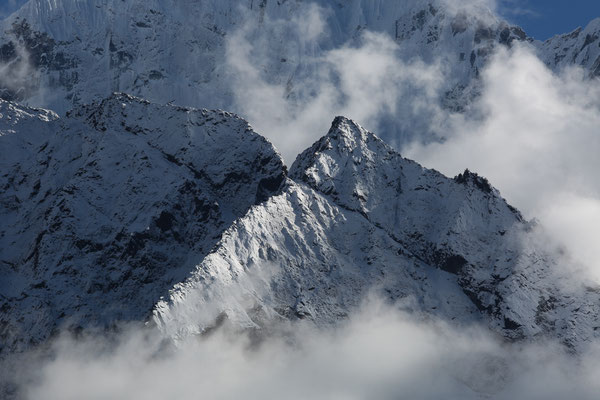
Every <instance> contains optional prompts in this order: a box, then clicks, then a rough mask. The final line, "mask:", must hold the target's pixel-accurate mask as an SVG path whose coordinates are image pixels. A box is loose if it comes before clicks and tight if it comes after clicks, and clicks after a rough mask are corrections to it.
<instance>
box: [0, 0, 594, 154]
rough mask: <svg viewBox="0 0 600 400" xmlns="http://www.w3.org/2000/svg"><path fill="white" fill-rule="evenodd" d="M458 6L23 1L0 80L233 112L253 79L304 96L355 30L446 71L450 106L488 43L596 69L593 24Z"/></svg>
mask: <svg viewBox="0 0 600 400" xmlns="http://www.w3.org/2000/svg"><path fill="white" fill-rule="evenodd" d="M468 4H470V3H469V2H467V3H465V6H464V7H463V8H460V7H458V8H457V7H456V6H453V7H450V6H448V5H447V2H445V1H441V0H440V1H424V0H410V1H401V2H400V1H396V0H383V1H382V0H350V1H329V0H327V1H325V0H319V1H314V2H308V3H307V2H305V1H299V0H288V1H271V0H260V1H259V0H247V1H191V0H184V1H171V0H168V1H157V0H155V1H128V2H122V1H117V0H93V1H85V2H82V1H78V0H61V1H58V2H46V1H41V0H32V1H30V2H28V3H27V4H26V5H25V6H24V7H23V8H22V9H21V10H19V11H18V12H17V13H16V14H15V15H13V16H12V17H10V18H8V19H6V20H5V21H3V23H2V25H3V26H2V32H3V33H2V37H1V38H0V43H1V45H2V47H0V61H1V62H2V63H3V64H4V65H5V66H6V69H7V71H8V73H7V76H8V77H9V78H8V79H5V81H4V82H0V86H2V88H1V91H2V98H4V99H6V100H18V101H26V102H27V103H28V104H30V105H33V106H40V107H44V108H49V109H52V110H54V111H56V112H58V113H59V114H62V113H64V112H65V111H67V110H69V109H71V108H72V107H74V106H77V105H79V104H86V103H90V102H92V101H95V100H98V99H101V98H104V97H106V96H108V95H110V93H112V92H115V91H120V92H127V93H131V94H133V95H136V96H140V97H143V98H146V99H149V100H150V101H155V102H158V103H167V102H175V103H177V104H181V105H186V106H194V107H207V108H221V109H227V110H232V111H234V112H239V113H243V112H244V111H245V110H244V107H243V106H242V105H240V104H239V102H240V99H239V98H238V97H237V94H238V92H239V90H241V89H240V88H239V87H238V85H239V82H240V81H244V80H246V79H260V80H262V81H264V82H265V83H267V84H272V85H278V87H282V88H285V92H286V93H285V99H286V101H289V102H290V104H293V103H294V102H295V101H298V102H301V101H302V99H305V98H306V97H307V96H309V97H310V96H311V94H310V93H305V88H304V85H303V82H304V81H305V80H307V79H312V78H314V77H316V76H320V74H322V73H323V71H322V67H320V66H319V64H318V63H316V64H315V60H318V59H319V57H323V55H324V54H325V53H326V52H328V51H331V50H334V49H339V48H342V47H343V46H344V45H346V44H349V45H353V44H357V43H360V41H361V38H362V37H363V33H364V32H365V31H370V32H379V33H383V34H385V35H387V37H389V38H390V39H392V40H393V41H395V42H396V43H398V44H399V45H400V47H399V49H400V50H399V51H400V53H401V58H402V59H403V60H412V59H414V58H419V59H422V60H424V61H425V62H426V63H430V62H433V61H438V62H439V64H440V65H441V66H442V67H443V70H444V82H443V83H442V87H441V88H440V91H441V95H440V97H441V98H440V101H441V103H442V104H443V106H444V107H445V108H447V109H449V110H454V111H461V110H463V109H464V108H465V107H466V106H467V105H468V103H469V100H470V99H471V98H472V97H473V96H476V95H477V93H478V90H479V89H478V80H477V78H478V76H479V72H480V70H481V69H482V67H483V66H484V65H485V64H486V61H487V60H488V58H489V56H490V55H491V54H492V52H493V50H494V49H495V48H496V47H498V46H508V47H510V46H512V45H514V43H517V42H518V43H528V44H529V45H531V46H532V47H533V48H536V49H537V51H538V52H539V54H540V57H541V58H542V59H543V60H545V62H546V63H547V64H548V65H549V66H550V67H551V68H554V69H559V68H563V67H565V66H568V65H572V64H578V65H582V66H583V67H585V68H586V69H588V70H589V71H590V74H591V75H594V74H596V70H597V69H598V65H597V64H598V63H599V62H600V61H599V56H600V55H599V54H598V43H599V34H598V26H597V25H598V24H597V23H596V22H594V23H591V24H590V25H589V26H588V27H587V28H586V29H585V30H582V31H576V32H573V33H571V34H568V35H564V36H559V37H555V38H553V39H550V40H548V41H547V42H545V43H541V42H535V41H533V40H532V39H531V38H529V37H528V36H527V35H526V33H525V32H523V30H522V29H520V28H519V27H516V26H510V25H509V24H507V23H506V22H504V21H502V20H500V19H498V18H497V17H496V16H494V15H493V14H492V13H491V12H490V11H489V10H485V9H477V10H473V9H472V7H470V6H468ZM321 19H323V20H321ZM321 24H322V25H323V26H321ZM321 31H322V33H321V34H319V32H321ZM253 45H256V46H257V47H253V48H250V49H248V48H247V46H253ZM245 46H246V47H245ZM245 52H247V53H245ZM239 57H242V58H243V57H247V58H248V59H247V60H244V62H248V63H250V64H252V65H253V66H256V69H257V71H258V72H256V73H257V74H258V76H252V75H251V74H250V72H249V71H248V70H246V69H245V67H244V66H242V67H240V66H239V65H236V60H237V58H239ZM32 76H34V77H35V78H34V79H31V77H32ZM332 79H336V78H335V77H332ZM392 115H394V113H392ZM395 115H396V116H397V115H398V113H396V114H395ZM389 119H390V120H385V121H384V123H383V127H380V128H385V129H382V131H383V133H385V135H386V136H385V137H386V138H387V139H389V140H393V141H394V142H399V143H400V144H401V143H402V142H403V140H405V139H406V138H407V137H408V136H410V135H411V134H412V133H411V132H412V131H415V130H416V129H415V128H414V127H413V129H410V131H411V132H408V131H409V130H408V129H407V128H406V127H404V126H400V125H399V122H398V120H399V119H401V118H397V117H396V118H389ZM251 122H254V121H251Z"/></svg>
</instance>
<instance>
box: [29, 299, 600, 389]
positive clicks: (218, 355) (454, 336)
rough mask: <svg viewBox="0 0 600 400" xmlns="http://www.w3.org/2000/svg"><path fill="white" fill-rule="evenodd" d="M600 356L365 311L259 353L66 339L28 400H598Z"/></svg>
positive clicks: (375, 306) (215, 343)
mask: <svg viewBox="0 0 600 400" xmlns="http://www.w3.org/2000/svg"><path fill="white" fill-rule="evenodd" d="M598 356H600V351H599V348H598V346H593V347H591V348H590V351H589V352H588V353H586V355H584V356H583V357H582V358H580V359H575V358H572V357H570V356H567V355H565V354H564V353H563V352H562V349H561V348H560V347H559V346H553V345H551V344H545V345H544V346H543V347H542V346H541V345H535V346H534V345H520V344H513V345H510V344H506V343H502V342H500V341H498V340H497V339H496V338H494V337H492V336H491V335H490V334H489V333H487V331H485V330H483V329H479V328H477V327H476V326H472V327H461V328H460V329H458V328H456V327H452V326H450V325H448V324H447V323H445V322H443V321H425V320H418V319H416V318H415V317H414V316H409V315H406V314H404V313H402V312H401V311H398V310H397V309H395V308H394V307H391V306H389V305H385V304H383V303H381V302H377V301H370V302H369V303H368V304H366V305H365V306H364V307H363V308H362V310H361V311H360V312H358V313H357V314H355V316H354V317H351V319H350V320H348V321H346V322H344V323H342V324H341V325H340V326H338V327H335V328H329V329H322V330H318V329H316V328H314V327H312V326H310V325H308V324H306V323H300V324H293V325H292V326H289V327H287V329H285V330H284V331H283V333H282V334H276V335H271V336H269V338H268V339H265V340H263V341H262V342H260V343H259V344H256V343H254V344H252V342H251V341H250V340H249V339H248V337H247V336H245V335H237V334H231V333H227V332H226V331H220V332H217V333H214V334H213V335H212V336H209V337H207V338H191V339H190V340H188V341H186V342H184V343H181V344H180V347H179V348H177V349H175V348H173V347H170V346H167V345H165V343H164V342H163V341H161V340H160V336H158V335H156V334H155V333H154V332H152V331H148V330H144V329H130V330H129V331H127V333H123V334H122V335H120V336H118V337H117V338H113V339H112V340H109V339H107V338H106V336H88V337H86V338H83V339H73V338H72V337H68V336H63V337H62V338H61V339H60V340H58V341H57V342H56V343H55V344H54V346H53V348H52V357H51V358H50V359H49V360H47V361H45V362H44V363H43V364H42V365H41V366H39V367H37V368H31V365H30V366H29V367H30V368H29V371H35V374H32V376H29V377H28V378H29V379H30V381H29V383H28V384H27V385H26V387H25V392H24V393H25V394H26V398H28V399H40V398H44V399H48V400H53V399H61V400H68V399H81V398H85V399H107V398H110V399H132V400H135V399H145V400H152V399H157V400H158V399H161V400H163V399H168V398H177V399H198V398H207V399H214V398H220V399H240V398H244V399H264V398H285V399H306V398H313V399H337V398H339V399H366V398H377V399H397V398H420V399H439V398H450V399H452V398H460V399H482V398H491V399H514V398H519V399H542V398H543V399H565V398H572V399H596V398H597V393H598V390H600V383H599V382H598V381H597V379H596V377H597V376H598V374H599V373H600V357H598Z"/></svg>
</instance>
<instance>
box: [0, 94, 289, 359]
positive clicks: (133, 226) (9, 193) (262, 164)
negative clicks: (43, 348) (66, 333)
mask: <svg viewBox="0 0 600 400" xmlns="http://www.w3.org/2000/svg"><path fill="white" fill-rule="evenodd" d="M0 170H1V171H2V174H1V176H0V187H1V188H2V191H1V193H0V204H1V207H0V220H2V224H0V276H2V279H1V280H0V309H1V310H2V313H1V315H0V338H1V339H2V340H0V352H6V351H15V350H18V349H23V348H27V347H29V346H31V345H34V344H37V343H40V342H43V341H44V340H45V339H47V338H48V337H49V336H50V335H51V334H53V333H54V332H55V331H56V329H57V328H58V327H59V326H62V327H68V328H70V329H81V328H82V327H89V326H101V327H102V326H110V325H111V324H112V323H114V322H115V321H119V320H124V321H129V320H144V319H146V318H147V317H148V316H149V315H150V311H151V309H152V306H153V304H154V303H155V302H156V301H157V300H158V298H159V297H160V296H161V295H163V294H164V295H166V294H167V292H168V290H169V289H170V288H171V287H172V286H173V285H174V284H176V283H177V282H180V281H182V280H183V279H185V278H186V277H187V276H188V274H189V270H190V268H191V267H192V266H194V265H196V264H197V263H198V261H199V260H202V258H203V257H204V256H205V255H206V254H208V252H209V251H210V250H211V248H212V247H213V246H214V245H215V243H217V241H218V240H219V238H220V234H221V232H223V231H224V230H225V229H227V228H228V227H229V226H230V225H231V223H232V222H233V221H234V220H235V219H236V218H238V217H241V216H243V215H244V214H245V213H246V212H247V210H248V209H249V208H250V207H251V206H252V205H253V204H257V203H260V202H261V201H264V200H265V199H267V198H269V197H270V196H271V194H272V193H274V192H276V191H277V190H278V189H279V186H280V184H281V183H282V182H283V180H284V172H285V169H284V166H283V164H282V161H281V157H280V156H279V155H278V154H277V152H276V151H275V150H274V148H273V146H272V145H271V144H270V143H269V142H267V141H266V140H265V139H264V138H262V137H261V136H259V135H257V134H256V133H254V132H253V131H252V129H251V128H250V126H249V125H248V124H247V123H246V122H245V121H243V120H241V119H240V118H239V117H236V116H235V115H233V114H229V113H225V112H221V111H206V110H195V109H186V108H180V107H174V106H158V105H154V104H150V103H148V102H146V101H142V100H139V99H136V98H133V97H129V96H126V95H113V96H111V97H110V98H108V99H106V100H104V101H102V102H99V103H96V104H93V105H90V106H84V107H80V108H77V109H76V110H74V111H73V112H71V113H69V115H68V116H67V117H65V118H60V119H59V118H58V117H57V116H56V115H55V114H54V113H51V112H47V111H44V110H37V109H31V108H26V107H22V106H18V105H16V104H14V103H9V102H5V101H2V102H1V103H0Z"/></svg>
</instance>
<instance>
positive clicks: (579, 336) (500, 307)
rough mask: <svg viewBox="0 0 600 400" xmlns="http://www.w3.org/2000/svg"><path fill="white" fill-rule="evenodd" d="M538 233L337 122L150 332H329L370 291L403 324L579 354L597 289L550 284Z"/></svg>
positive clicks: (508, 211)
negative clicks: (271, 325)
mask: <svg viewBox="0 0 600 400" xmlns="http://www.w3.org/2000/svg"><path fill="white" fill-rule="evenodd" d="M532 229H533V227H532V226H531V224H530V223H528V222H527V221H524V220H523V218H522V216H521V214H520V213H519V212H518V211H517V210H515V209H514V208H513V207H511V206H510V205H508V204H507V203H506V202H505V200H504V199H503V198H502V197H500V194H499V193H498V191H497V190H496V189H494V188H493V187H492V186H490V184H489V183H488V181H487V180H485V179H484V178H482V177H479V176H477V175H476V174H474V173H471V172H469V171H465V173H464V174H461V175H459V176H457V177H456V178H454V179H449V178H447V177H445V176H443V175H441V174H440V173H438V172H436V171H434V170H428V169H425V168H423V167H421V166H420V165H419V164H417V163H415V162H413V161H410V160H407V159H404V158H402V157H401V156H400V155H399V154H398V153H396V152H395V151H394V150H393V149H392V148H390V147H389V146H388V145H386V144H385V143H383V142H382V141H381V140H380V139H379V138H377V137H376V136H375V135H373V134H372V133H369V132H367V131H365V130H364V129H363V128H361V127H360V126H358V125H357V124H356V123H354V122H352V121H350V120H348V119H345V118H342V117H338V118H336V120H335V121H334V122H333V125H332V127H331V130H330V131H329V133H328V134H327V135H326V136H324V137H323V138H322V139H321V140H319V141H318V142H317V143H315V144H314V146H312V147H311V148H310V149H308V150H306V151H305V152H304V153H302V154H301V155H300V156H298V159H297V160H296V162H295V163H294V165H293V167H292V168H291V171H290V179H289V180H288V181H287V183H286V186H285V189H284V190H283V192H282V193H281V194H279V195H276V196H273V197H272V198H271V199H269V200H268V201H267V202H265V203H263V204H261V205H259V206H256V207H253V208H252V209H251V210H250V211H249V213H248V214H247V215H246V216H244V217H243V218H241V219H239V220H238V221H236V222H235V223H234V224H233V226H232V227H231V228H230V229H228V230H227V231H226V232H225V234H224V236H223V239H222V240H221V241H220V243H219V244H218V245H217V246H216V248H215V249H214V250H213V251H212V252H211V253H210V254H209V255H208V256H207V257H206V258H205V259H204V260H203V261H202V263H200V264H199V265H198V266H197V267H195V269H194V270H193V271H192V272H191V276H190V278H188V279H187V280H186V281H184V282H182V283H181V284H178V285H176V286H175V288H174V289H173V290H172V291H171V293H170V296H169V298H168V299H165V300H162V301H160V302H159V303H158V305H157V306H156V309H155V311H154V320H155V321H156V322H157V324H158V325H159V326H160V327H161V329H163V331H164V332H166V333H167V334H168V335H169V336H171V337H173V338H175V339H178V338H181V337H186V336H188V335H191V334H201V333H202V332H204V331H205V330H206V329H210V328H212V327H213V326H215V324H218V323H219V322H222V321H223V319H224V317H225V316H226V317H227V319H228V320H230V321H233V322H234V323H235V325H240V326H243V327H246V328H254V329H261V327H263V326H264V325H265V324H266V322H267V321H271V320H278V319H290V318H291V319H296V318H301V319H310V320H313V321H315V322H316V323H317V324H318V325H323V324H332V323H335V322H336V321H339V320H340V319H341V318H344V317H346V316H348V315H349V314H350V313H351V312H352V310H353V309H355V308H356V307H358V306H359V305H360V302H361V301H362V300H364V298H365V296H366V295H367V294H368V293H369V292H370V291H371V290H373V291H375V292H377V293H378V294H379V295H380V296H383V297H384V298H387V299H389V300H391V301H402V303H403V306H404V307H405V308H407V309H409V310H410V311H411V312H415V313H420V314H423V315H436V316H438V317H441V318H443V319H448V320H451V321H455V322H460V323H465V322H473V321H480V322H481V321H483V322H484V324H487V325H489V326H490V328H491V329H493V330H495V331H497V332H498V333H500V334H501V335H503V336H504V337H506V338H510V339H522V338H534V337H540V336H541V337H553V338H559V339H560V340H562V341H563V343H565V344H567V345H568V346H570V347H572V348H575V349H578V348H580V347H582V346H584V345H585V344H586V342H587V341H589V339H590V338H592V337H596V336H597V326H598V324H599V323H600V321H599V320H598V311H599V310H598V308H599V304H600V303H599V301H598V300H599V297H600V289H599V288H584V287H583V286H581V284H579V286H574V287H571V288H567V285H566V284H565V285H564V286H563V285H559V284H557V279H556V276H555V275H554V274H555V271H556V270H558V269H559V268H557V266H556V265H555V259H554V258H553V256H552V255H551V253H549V252H548V251H547V250H543V249H542V247H541V246H540V245H539V244H536V240H535V238H534V235H533V234H532ZM215 305H216V306H215Z"/></svg>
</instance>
